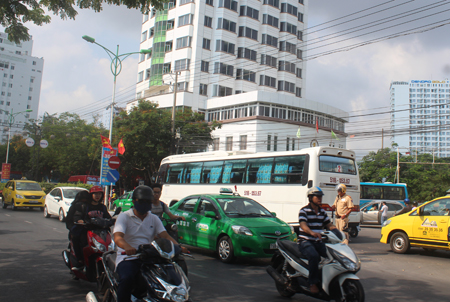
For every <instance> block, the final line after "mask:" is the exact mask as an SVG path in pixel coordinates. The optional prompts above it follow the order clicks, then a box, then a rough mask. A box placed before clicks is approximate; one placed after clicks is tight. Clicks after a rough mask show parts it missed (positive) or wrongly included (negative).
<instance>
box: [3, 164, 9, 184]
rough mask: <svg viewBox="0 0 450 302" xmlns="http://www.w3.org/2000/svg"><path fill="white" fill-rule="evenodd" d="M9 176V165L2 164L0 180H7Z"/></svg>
mask: <svg viewBox="0 0 450 302" xmlns="http://www.w3.org/2000/svg"><path fill="white" fill-rule="evenodd" d="M10 176H11V164H5V163H3V164H2V179H6V180H9V177H10Z"/></svg>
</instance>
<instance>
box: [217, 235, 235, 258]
mask: <svg viewBox="0 0 450 302" xmlns="http://www.w3.org/2000/svg"><path fill="white" fill-rule="evenodd" d="M217 254H218V255H219V259H220V261H222V262H223V263H232V262H233V261H234V249H233V243H232V242H231V239H230V237H228V236H224V237H222V238H220V240H219V242H218V243H217Z"/></svg>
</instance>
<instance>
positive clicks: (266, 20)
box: [262, 14, 278, 28]
mask: <svg viewBox="0 0 450 302" xmlns="http://www.w3.org/2000/svg"><path fill="white" fill-rule="evenodd" d="M262 23H263V24H268V25H270V26H274V27H276V28H278V18H275V17H274V16H271V15H267V14H263V21H262Z"/></svg>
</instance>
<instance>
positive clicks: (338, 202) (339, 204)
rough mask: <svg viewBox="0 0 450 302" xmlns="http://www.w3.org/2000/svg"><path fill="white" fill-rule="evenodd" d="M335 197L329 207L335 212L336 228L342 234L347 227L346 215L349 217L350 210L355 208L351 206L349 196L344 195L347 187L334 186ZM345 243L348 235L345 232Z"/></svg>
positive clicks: (341, 185)
mask: <svg viewBox="0 0 450 302" xmlns="http://www.w3.org/2000/svg"><path fill="white" fill-rule="evenodd" d="M336 191H337V196H336V199H335V201H334V204H333V206H332V207H331V208H332V209H333V211H335V215H336V227H337V228H338V230H339V231H342V232H344V230H346V229H347V227H348V215H350V213H351V211H352V209H353V208H354V207H355V206H354V205H353V200H352V198H351V197H350V196H348V195H347V194H346V192H347V186H346V185H344V184H338V185H337V186H336ZM345 236H346V237H347V238H346V239H345V243H346V244H348V238H349V237H348V233H347V232H345Z"/></svg>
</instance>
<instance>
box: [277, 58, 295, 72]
mask: <svg viewBox="0 0 450 302" xmlns="http://www.w3.org/2000/svg"><path fill="white" fill-rule="evenodd" d="M278 70H279V71H287V72H290V73H295V64H294V63H290V62H287V61H279V62H278Z"/></svg>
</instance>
